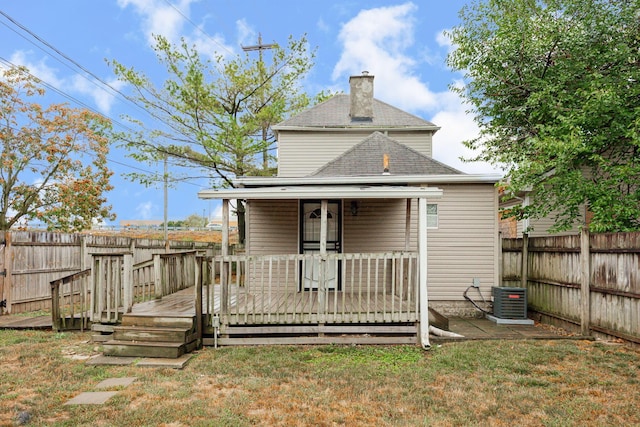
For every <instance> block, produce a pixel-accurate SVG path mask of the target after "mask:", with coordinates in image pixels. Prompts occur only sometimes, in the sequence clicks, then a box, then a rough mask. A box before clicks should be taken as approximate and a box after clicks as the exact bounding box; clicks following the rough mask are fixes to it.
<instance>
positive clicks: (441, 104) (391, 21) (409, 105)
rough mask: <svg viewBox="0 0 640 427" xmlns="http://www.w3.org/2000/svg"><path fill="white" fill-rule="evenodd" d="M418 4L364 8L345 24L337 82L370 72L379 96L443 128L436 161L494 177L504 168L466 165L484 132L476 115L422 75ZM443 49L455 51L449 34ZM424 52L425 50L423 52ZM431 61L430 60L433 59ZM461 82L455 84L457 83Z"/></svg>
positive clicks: (439, 36)
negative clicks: (417, 54) (470, 145)
mask: <svg viewBox="0 0 640 427" xmlns="http://www.w3.org/2000/svg"><path fill="white" fill-rule="evenodd" d="M417 10H418V7H417V6H416V5H415V4H414V3H411V2H409V3H404V4H402V5H399V6H389V7H380V8H375V9H368V10H362V11H360V12H359V13H358V15H356V16H355V17H354V18H353V19H351V20H350V21H348V22H347V23H345V24H344V25H343V27H342V30H341V31H340V34H339V36H338V39H339V41H340V42H341V43H342V55H341V57H340V59H339V61H338V63H337V64H336V66H335V67H334V70H333V76H332V78H333V79H334V80H337V79H342V78H344V77H346V75H357V74H360V72H361V71H364V70H367V71H369V72H371V73H372V74H373V75H375V77H376V80H375V81H376V84H375V96H376V98H379V99H384V100H385V101H386V102H389V103H391V104H392V105H395V106H397V107H399V108H402V109H404V110H406V111H409V112H416V111H422V112H424V111H429V112H430V113H431V114H432V118H431V119H430V120H431V121H433V122H434V123H435V124H436V125H438V126H440V127H441V129H440V130H439V131H438V132H437V133H436V134H435V136H434V148H433V157H434V158H435V159H437V160H439V161H441V162H443V163H446V164H448V165H450V166H453V167H455V168H457V169H460V170H461V171H463V172H467V173H494V172H497V171H498V170H497V169H496V168H494V167H492V166H491V165H488V164H486V163H480V162H473V163H465V162H463V161H461V160H460V159H459V158H460V157H465V158H468V157H473V153H472V152H471V151H470V150H469V149H467V148H466V147H464V146H463V144H462V141H464V140H468V139H472V138H474V137H476V136H477V135H478V134H479V130H478V127H477V125H476V124H475V122H474V120H473V117H472V116H471V115H469V114H467V113H466V112H465V106H464V105H463V103H462V100H461V99H460V98H459V97H458V96H457V95H456V94H454V93H452V92H450V91H444V92H434V91H432V90H430V89H429V84H428V82H424V81H422V80H421V79H420V78H419V77H418V66H419V65H420V66H422V65H424V64H419V63H418V62H417V61H416V60H414V59H413V58H411V57H409V56H408V54H407V52H408V51H409V49H410V48H413V47H414V33H415V28H414V22H415V19H414V15H415V14H416V12H417ZM435 41H436V43H437V44H438V45H439V46H440V47H446V48H447V49H448V50H449V49H451V43H450V42H449V39H448V38H447V37H446V36H445V35H444V30H443V31H441V32H439V33H438V34H436V36H435ZM422 50H423V51H424V49H422ZM427 62H428V61H427ZM454 83H455V82H454Z"/></svg>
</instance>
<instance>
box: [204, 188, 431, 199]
mask: <svg viewBox="0 0 640 427" xmlns="http://www.w3.org/2000/svg"><path fill="white" fill-rule="evenodd" d="M198 197H199V198H201V199H254V200H255V199H258V200H282V199H414V198H415V199H436V198H440V197H442V190H441V189H440V188H437V187H404V186H403V187H399V186H386V185H385V186H367V185H363V186H348V185H309V186H270V187H257V188H227V189H219V190H216V189H209V190H202V191H200V192H198Z"/></svg>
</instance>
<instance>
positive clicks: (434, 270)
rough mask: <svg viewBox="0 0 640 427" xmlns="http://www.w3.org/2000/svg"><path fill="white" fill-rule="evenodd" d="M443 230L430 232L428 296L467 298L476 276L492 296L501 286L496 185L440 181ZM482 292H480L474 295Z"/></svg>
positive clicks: (485, 290)
mask: <svg viewBox="0 0 640 427" xmlns="http://www.w3.org/2000/svg"><path fill="white" fill-rule="evenodd" d="M439 187H440V188H442V189H443V191H444V193H443V197H442V198H441V199H439V200H434V201H432V202H433V203H437V204H438V221H439V224H438V228H437V229H429V230H428V232H427V250H428V253H427V257H428V289H429V299H430V300H434V301H456V300H464V297H463V292H464V290H465V289H466V288H467V287H468V286H469V285H471V284H472V282H473V279H474V278H478V279H480V290H481V292H482V294H483V295H484V296H485V298H487V299H489V298H490V297H491V287H492V286H497V285H498V265H497V254H498V222H497V214H496V213H497V210H498V196H497V189H496V188H495V187H494V186H493V185H491V184H475V185H473V184H467V185H462V184H461V185H439ZM477 297H478V295H477V294H475V295H474V298H477Z"/></svg>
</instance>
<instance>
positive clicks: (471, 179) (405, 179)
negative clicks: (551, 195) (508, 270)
mask: <svg viewBox="0 0 640 427" xmlns="http://www.w3.org/2000/svg"><path fill="white" fill-rule="evenodd" d="M501 179H502V176H501V175H499V174H466V173H465V174H450V175H402V174H382V173H381V174H378V175H368V176H357V175H356V176H313V175H312V176H296V177H281V176H272V177H266V176H244V177H238V178H236V179H234V182H235V184H237V185H238V186H240V187H262V188H264V187H271V186H273V187H281V186H301V185H328V186H332V185H338V184H342V185H357V186H363V185H364V186H368V185H389V186H396V187H397V186H407V185H422V186H426V185H438V184H495V183H496V182H499V181H500V180H501ZM205 191H208V190H205Z"/></svg>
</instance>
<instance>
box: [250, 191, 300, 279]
mask: <svg viewBox="0 0 640 427" xmlns="http://www.w3.org/2000/svg"><path fill="white" fill-rule="evenodd" d="M247 214H248V215H247V224H248V226H247V241H246V253H247V254H248V255H284V254H297V253H298V201H297V200H269V201H267V200H250V201H248V203H247ZM281 267H282V268H281V270H280V276H277V275H276V276H272V278H271V283H272V285H273V287H272V288H271V289H272V290H274V291H275V290H277V289H280V290H282V289H284V288H285V287H288V289H289V291H291V292H295V291H297V290H298V274H297V271H298V270H297V268H298V266H297V265H296V263H295V262H293V261H291V262H289V273H290V277H289V279H288V280H287V278H286V277H285V270H284V265H282V266H281ZM246 274H247V275H248V277H249V283H250V284H252V285H253V286H256V287H257V288H256V289H254V291H256V290H257V289H258V288H259V287H260V286H261V285H260V283H261V282H262V280H265V282H262V283H263V284H265V285H266V283H267V282H268V279H267V278H268V274H269V272H268V266H266V265H265V266H264V267H263V266H262V265H255V266H253V267H251V270H250V271H248V272H246Z"/></svg>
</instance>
